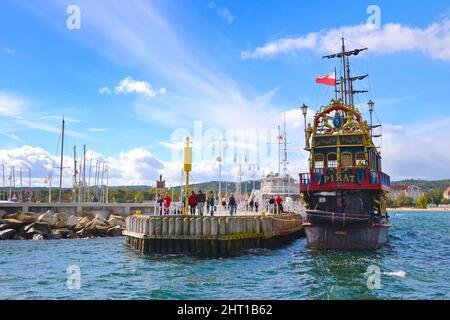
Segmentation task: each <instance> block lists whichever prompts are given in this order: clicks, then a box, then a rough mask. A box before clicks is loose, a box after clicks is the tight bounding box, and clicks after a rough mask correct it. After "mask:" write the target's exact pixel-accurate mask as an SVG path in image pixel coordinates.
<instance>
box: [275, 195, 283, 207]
mask: <svg viewBox="0 0 450 320" xmlns="http://www.w3.org/2000/svg"><path fill="white" fill-rule="evenodd" d="M275 202H276V203H277V205H280V204H281V203H282V202H283V199H281V197H280V196H278V197H277V198H276V199H275Z"/></svg>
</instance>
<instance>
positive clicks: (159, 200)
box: [158, 196, 163, 216]
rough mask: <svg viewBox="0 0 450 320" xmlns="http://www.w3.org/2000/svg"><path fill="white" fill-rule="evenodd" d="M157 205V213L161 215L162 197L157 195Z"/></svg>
mask: <svg viewBox="0 0 450 320" xmlns="http://www.w3.org/2000/svg"><path fill="white" fill-rule="evenodd" d="M158 207H159V215H160V216H162V212H163V198H162V196H159V197H158Z"/></svg>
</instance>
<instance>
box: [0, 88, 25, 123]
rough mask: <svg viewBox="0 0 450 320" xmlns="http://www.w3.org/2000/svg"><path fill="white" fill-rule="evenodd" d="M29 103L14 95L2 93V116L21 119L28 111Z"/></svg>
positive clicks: (0, 102)
mask: <svg viewBox="0 0 450 320" xmlns="http://www.w3.org/2000/svg"><path fill="white" fill-rule="evenodd" d="M27 106H28V101H27V100H25V99H23V98H21V97H18V96H16V95H14V94H11V93H8V92H4V91H0V116H4V117H12V118H20V117H21V116H22V114H23V113H25V111H26V110H27Z"/></svg>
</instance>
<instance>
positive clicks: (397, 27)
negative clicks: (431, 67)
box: [241, 19, 450, 61]
mask: <svg viewBox="0 0 450 320" xmlns="http://www.w3.org/2000/svg"><path fill="white" fill-rule="evenodd" d="M342 36H344V37H345V38H348V39H351V41H352V43H358V44H359V45H363V46H367V47H368V48H369V50H370V51H371V52H373V53H378V54H388V53H396V52H404V51H420V52H422V53H424V54H426V55H428V56H430V57H431V58H433V59H439V60H445V61H450V20H449V19H444V20H442V21H439V22H436V23H433V24H431V25H430V26H428V27H426V28H423V29H421V28H416V27H409V26H405V25H402V24H400V23H388V24H385V25H383V26H382V27H381V28H380V29H375V28H373V26H371V25H368V24H360V25H354V26H343V27H340V28H332V29H325V30H322V31H319V32H311V33H309V34H306V35H301V36H298V37H285V38H281V39H278V40H275V41H272V42H269V43H267V44H265V45H263V46H261V47H258V48H256V49H255V50H253V51H243V52H241V57H242V58H243V59H259V58H270V57H274V56H276V55H279V54H287V53H295V52H299V51H303V50H314V51H317V52H319V53H321V54H322V53H329V52H333V51H335V50H336V48H337V47H338V46H337V45H338V44H337V40H338V39H340V38H341V37H342Z"/></svg>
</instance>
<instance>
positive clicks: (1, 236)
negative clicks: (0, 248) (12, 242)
mask: <svg viewBox="0 0 450 320" xmlns="http://www.w3.org/2000/svg"><path fill="white" fill-rule="evenodd" d="M14 234H16V230H14V229H6V230H3V231H0V240H7V239H11V238H12V237H13V236H14Z"/></svg>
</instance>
